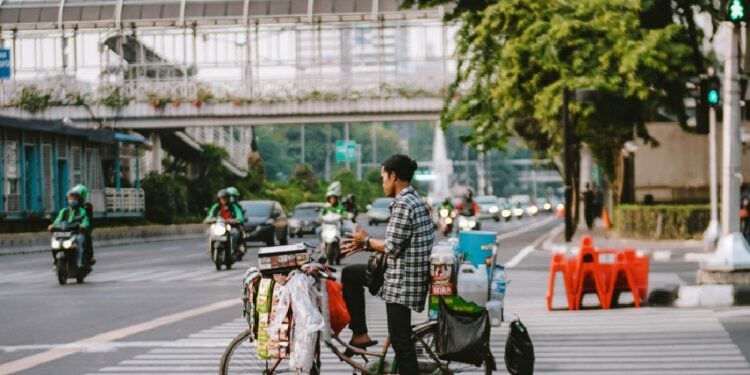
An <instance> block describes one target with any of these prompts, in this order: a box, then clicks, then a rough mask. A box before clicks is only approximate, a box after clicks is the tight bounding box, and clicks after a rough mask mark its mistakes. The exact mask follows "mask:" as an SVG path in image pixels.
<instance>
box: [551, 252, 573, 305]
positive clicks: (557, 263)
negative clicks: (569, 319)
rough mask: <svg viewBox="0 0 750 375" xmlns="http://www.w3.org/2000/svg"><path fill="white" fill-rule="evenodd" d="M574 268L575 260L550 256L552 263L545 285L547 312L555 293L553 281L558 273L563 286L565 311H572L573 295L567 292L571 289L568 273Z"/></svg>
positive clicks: (560, 255) (556, 255)
mask: <svg viewBox="0 0 750 375" xmlns="http://www.w3.org/2000/svg"><path fill="white" fill-rule="evenodd" d="M574 266H575V259H565V255H564V254H559V253H558V254H552V263H551V264H550V272H549V282H548V284H547V310H552V298H553V297H554V291H555V279H556V277H557V273H558V272H560V273H561V274H562V278H563V284H564V285H565V300H566V302H567V309H568V310H573V306H574V305H573V295H571V294H570V293H569V292H570V291H571V290H572V289H571V283H572V281H571V280H570V271H568V269H570V270H572V269H573V267H574Z"/></svg>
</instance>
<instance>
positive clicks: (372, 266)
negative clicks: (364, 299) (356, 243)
mask: <svg viewBox="0 0 750 375" xmlns="http://www.w3.org/2000/svg"><path fill="white" fill-rule="evenodd" d="M385 264H386V263H385V254H383V253H378V252H374V251H373V252H372V253H371V254H370V258H369V259H368V260H367V278H368V283H367V289H369V290H370V294H372V295H373V296H374V295H377V294H378V292H379V291H380V288H381V287H382V286H383V281H384V280H385Z"/></svg>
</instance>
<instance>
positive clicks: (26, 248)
mask: <svg viewBox="0 0 750 375" xmlns="http://www.w3.org/2000/svg"><path fill="white" fill-rule="evenodd" d="M205 231H206V226H205V224H182V225H147V226H136V227H114V228H98V229H96V230H95V231H94V243H95V244H96V246H121V245H130V244H138V243H148V242H159V241H171V240H179V239H194V238H202V237H204V236H205ZM49 236H50V235H49V233H47V232H37V233H22V234H16V235H7V236H1V237H0V256H3V255H15V254H28V253H37V252H44V251H49V250H50V249H49V238H50V237H49Z"/></svg>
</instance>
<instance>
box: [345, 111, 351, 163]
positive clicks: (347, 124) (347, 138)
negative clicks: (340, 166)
mask: <svg viewBox="0 0 750 375" xmlns="http://www.w3.org/2000/svg"><path fill="white" fill-rule="evenodd" d="M344 144H345V147H347V150H348V147H349V123H348V122H347V123H345V124H344ZM345 160H346V164H345V165H346V170H347V171H348V170H351V166H350V164H349V154H348V151H347V155H346V158H345Z"/></svg>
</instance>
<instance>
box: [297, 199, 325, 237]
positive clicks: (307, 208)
mask: <svg viewBox="0 0 750 375" xmlns="http://www.w3.org/2000/svg"><path fill="white" fill-rule="evenodd" d="M323 207H325V203H311V202H307V203H300V204H298V205H297V206H296V207H294V211H292V215H291V217H290V218H289V236H290V237H292V236H297V237H298V238H302V235H304V234H315V229H316V228H318V226H320V223H319V222H318V216H320V211H321V210H322V209H323Z"/></svg>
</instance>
